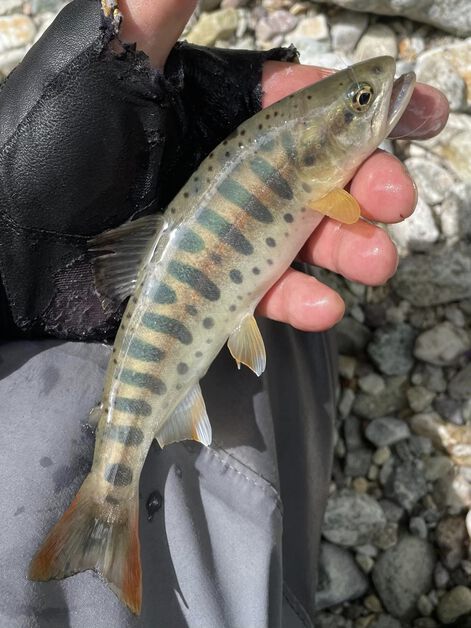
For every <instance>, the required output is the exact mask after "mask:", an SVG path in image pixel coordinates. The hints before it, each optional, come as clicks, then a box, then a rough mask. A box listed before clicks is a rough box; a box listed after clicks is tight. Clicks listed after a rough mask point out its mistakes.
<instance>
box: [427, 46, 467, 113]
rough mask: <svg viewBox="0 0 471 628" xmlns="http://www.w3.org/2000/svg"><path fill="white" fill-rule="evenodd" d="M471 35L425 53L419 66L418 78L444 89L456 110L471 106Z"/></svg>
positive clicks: (451, 105) (453, 109)
mask: <svg viewBox="0 0 471 628" xmlns="http://www.w3.org/2000/svg"><path fill="white" fill-rule="evenodd" d="M470 70H471V38H469V39H465V40H464V41H461V42H459V43H456V44H450V45H447V46H437V47H434V48H433V49H432V50H430V51H428V52H425V53H424V54H422V55H421V56H420V57H419V59H418V61H417V66H416V73H417V80H419V81H422V82H424V83H429V84H430V85H433V86H434V87H436V88H437V89H440V90H442V92H443V93H444V94H446V97H447V99H448V102H449V103H450V107H451V109H452V111H459V110H461V109H463V110H465V111H466V110H469V109H470V108H471V72H470Z"/></svg>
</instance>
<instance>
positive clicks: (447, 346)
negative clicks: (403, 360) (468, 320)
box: [414, 321, 471, 366]
mask: <svg viewBox="0 0 471 628" xmlns="http://www.w3.org/2000/svg"><path fill="white" fill-rule="evenodd" d="M470 345H471V343H470V337H469V334H468V333H467V332H466V330H464V329H461V328H460V327H455V326H454V325H452V324H451V323H450V322H449V321H444V322H443V323H440V324H438V325H436V326H435V327H432V329H429V330H427V331H424V332H423V333H422V334H420V335H419V336H418V337H417V340H416V342H415V347H414V355H415V357H416V358H418V359H419V360H423V361H424V362H428V363H430V364H435V365H437V366H442V365H443V366H445V365H449V364H456V362H457V361H458V359H459V358H460V357H461V355H462V354H463V353H464V352H465V351H466V350H467V349H469V347H470Z"/></svg>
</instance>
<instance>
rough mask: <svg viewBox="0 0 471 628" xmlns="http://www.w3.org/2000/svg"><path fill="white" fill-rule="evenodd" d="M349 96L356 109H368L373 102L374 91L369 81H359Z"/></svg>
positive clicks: (352, 105) (351, 89)
mask: <svg viewBox="0 0 471 628" xmlns="http://www.w3.org/2000/svg"><path fill="white" fill-rule="evenodd" d="M349 96H350V105H351V107H352V108H353V109H354V110H355V111H366V110H367V109H368V108H369V106H370V105H371V103H372V102H373V97H374V92H373V88H372V87H371V85H370V84H369V83H357V84H356V85H354V86H353V87H351V88H350V91H349Z"/></svg>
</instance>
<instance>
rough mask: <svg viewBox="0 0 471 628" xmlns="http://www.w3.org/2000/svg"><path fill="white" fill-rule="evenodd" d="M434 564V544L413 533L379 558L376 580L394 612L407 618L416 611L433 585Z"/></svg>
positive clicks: (376, 565) (375, 569)
mask: <svg viewBox="0 0 471 628" xmlns="http://www.w3.org/2000/svg"><path fill="white" fill-rule="evenodd" d="M434 566H435V556H434V552H433V549H432V547H431V545H430V544H429V543H428V542H427V541H424V540H423V539H419V538H417V537H415V536H412V535H409V534H406V535H404V536H403V537H402V538H401V539H400V540H399V542H398V543H397V544H396V545H395V546H394V547H392V548H391V549H388V550H386V551H385V552H384V553H383V554H382V555H381V556H380V557H379V558H378V560H377V561H376V564H375V566H374V568H373V572H372V575H373V582H374V584H375V587H376V590H377V592H378V594H379V597H380V599H381V602H382V603H383V605H384V606H385V608H386V609H387V610H388V612H389V613H391V615H393V616H394V617H397V618H399V619H406V618H409V617H411V616H412V615H413V614H414V611H415V608H416V605H417V601H418V599H419V597H420V596H421V595H423V594H425V593H428V591H429V590H430V588H431V585H432V575H433V569H434Z"/></svg>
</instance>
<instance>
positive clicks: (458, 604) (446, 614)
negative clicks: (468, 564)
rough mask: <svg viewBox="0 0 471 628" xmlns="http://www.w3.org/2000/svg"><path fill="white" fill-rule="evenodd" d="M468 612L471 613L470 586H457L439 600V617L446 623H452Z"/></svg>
mask: <svg viewBox="0 0 471 628" xmlns="http://www.w3.org/2000/svg"><path fill="white" fill-rule="evenodd" d="M467 613H471V589H469V588H468V587H463V586H459V587H455V588H454V589H452V590H451V591H447V592H446V593H445V595H443V597H441V598H440V601H439V602H438V606H437V615H438V619H439V620H440V621H441V622H443V623H444V624H451V622H453V621H455V620H456V619H458V618H459V617H463V616H464V615H466V614H467Z"/></svg>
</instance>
